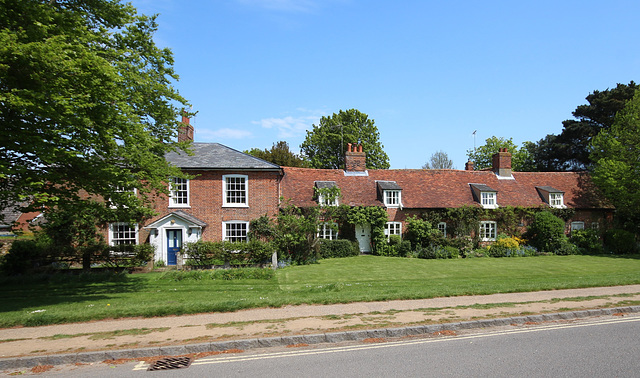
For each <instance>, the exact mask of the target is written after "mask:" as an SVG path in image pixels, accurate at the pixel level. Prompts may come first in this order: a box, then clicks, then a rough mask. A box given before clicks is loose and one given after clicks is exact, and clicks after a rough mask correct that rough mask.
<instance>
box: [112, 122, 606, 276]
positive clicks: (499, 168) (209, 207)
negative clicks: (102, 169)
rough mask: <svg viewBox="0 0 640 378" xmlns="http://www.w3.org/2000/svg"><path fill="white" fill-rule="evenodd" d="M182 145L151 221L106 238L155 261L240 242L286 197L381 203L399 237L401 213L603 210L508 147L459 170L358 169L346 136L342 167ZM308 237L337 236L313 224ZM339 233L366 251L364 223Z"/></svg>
mask: <svg viewBox="0 0 640 378" xmlns="http://www.w3.org/2000/svg"><path fill="white" fill-rule="evenodd" d="M183 123H184V125H185V127H184V128H183V129H182V130H181V132H180V136H179V138H180V140H192V138H193V128H192V126H191V125H189V120H188V119H183ZM192 152H193V153H192V154H187V153H184V152H171V153H169V154H167V155H166V159H167V160H168V161H169V162H170V163H171V164H173V165H175V166H177V167H179V168H180V169H181V170H182V171H183V172H184V173H186V174H187V175H188V176H189V178H186V179H185V178H174V179H172V180H171V182H170V183H169V189H170V190H169V192H170V194H169V196H165V197H160V198H159V199H158V200H157V201H156V202H155V210H156V213H157V214H158V215H157V216H156V217H154V218H153V219H150V220H149V221H147V222H145V223H144V224H140V225H128V224H124V223H112V224H110V225H109V230H108V234H109V237H108V240H109V243H110V244H112V245H113V244H136V243H150V244H151V245H153V246H154V248H155V260H156V261H158V260H162V261H164V262H165V263H167V264H168V265H174V264H176V262H177V256H178V255H179V251H180V249H181V247H182V245H183V244H184V243H187V242H195V241H198V240H206V241H221V240H229V241H244V240H247V234H248V232H249V223H250V221H251V220H253V219H256V218H258V217H260V216H263V215H267V216H272V217H275V216H276V214H277V213H278V211H279V209H280V207H281V206H285V205H288V204H293V205H295V206H298V207H314V206H318V205H321V206H335V205H341V204H343V205H348V206H351V207H354V206H365V207H367V206H375V207H380V208H384V209H385V211H386V213H387V217H388V221H387V224H386V225H385V233H386V234H387V235H393V234H396V235H402V234H403V232H404V231H405V230H406V222H407V218H409V217H412V216H420V215H422V214H424V213H425V212H429V211H434V210H443V209H451V208H460V207H464V206H471V207H478V208H482V209H489V210H492V209H499V208H501V207H522V208H555V209H572V210H573V211H572V212H571V219H569V220H568V222H567V232H570V230H574V229H581V228H589V227H599V225H600V224H601V223H602V222H604V221H606V220H607V219H610V218H611V216H612V212H613V209H612V208H611V207H610V206H608V205H607V204H606V202H605V201H604V200H603V199H602V198H600V197H599V196H598V194H597V191H596V190H595V188H594V186H593V185H592V184H591V181H590V179H589V176H588V174H586V173H577V172H513V171H512V170H511V154H510V153H509V152H508V151H506V150H501V151H499V152H498V153H496V154H495V155H494V157H493V166H492V168H491V169H487V170H474V169H473V163H471V162H468V163H467V164H466V167H465V170H454V169H439V170H438V169H436V170H424V169H388V170H387V169H384V170H367V169H366V152H365V151H363V149H362V147H361V146H355V145H351V144H349V145H348V148H347V151H346V156H345V169H310V168H293V167H280V166H278V165H275V164H272V163H269V162H266V161H264V160H261V159H258V158H255V157H253V156H250V155H248V154H245V153H242V152H240V151H237V150H234V149H232V148H229V147H227V146H224V145H221V144H218V143H192ZM332 188H337V189H333V190H337V191H338V192H339V194H340V195H339V196H338V197H336V198H325V196H324V195H323V194H318V193H326V190H327V189H332ZM323 190H325V191H323ZM283 200H284V201H283ZM487 214H491V212H487ZM436 226H437V227H438V229H439V230H440V231H442V232H443V234H445V235H447V232H448V228H449V227H450V225H449V224H448V223H447V221H446V219H445V220H443V221H442V222H440V223H439V224H437V225H436ZM522 226H523V227H524V226H525V225H522ZM474 232H475V233H476V235H477V236H478V237H479V238H480V240H481V241H482V242H487V243H489V242H491V241H493V240H495V239H496V237H497V235H498V234H499V233H500V232H501V230H500V228H499V226H498V222H497V221H496V220H495V219H492V217H491V215H487V216H486V217H485V218H484V219H482V220H481V221H480V222H479V227H478V229H477V230H475V231H474ZM318 236H319V237H322V238H337V237H339V236H340V235H338V234H337V232H336V231H335V229H334V228H333V227H329V226H328V225H326V224H321V225H320V228H319V230H318ZM342 237H355V239H356V240H357V241H358V243H359V245H360V250H361V252H369V251H371V224H367V223H364V224H358V225H355V226H354V227H353V230H352V232H351V233H350V234H349V235H342Z"/></svg>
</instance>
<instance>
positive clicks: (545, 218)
mask: <svg viewBox="0 0 640 378" xmlns="http://www.w3.org/2000/svg"><path fill="white" fill-rule="evenodd" d="M526 237H527V239H529V241H530V243H531V245H532V246H534V247H536V248H537V249H538V250H539V251H546V252H555V251H556V250H557V249H559V248H560V247H561V246H563V244H562V243H563V240H566V239H567V236H566V235H565V234H564V221H563V220H562V219H560V218H558V217H556V216H555V215H553V214H551V213H550V212H548V211H541V212H539V213H536V214H535V216H534V217H533V222H532V223H531V226H529V229H528V230H527V233H526Z"/></svg>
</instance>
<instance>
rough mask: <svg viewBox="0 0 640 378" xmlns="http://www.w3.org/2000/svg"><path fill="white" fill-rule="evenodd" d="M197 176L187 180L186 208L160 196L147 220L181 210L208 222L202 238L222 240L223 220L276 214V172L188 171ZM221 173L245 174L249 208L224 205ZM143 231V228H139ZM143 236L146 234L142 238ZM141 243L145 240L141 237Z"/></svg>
mask: <svg viewBox="0 0 640 378" xmlns="http://www.w3.org/2000/svg"><path fill="white" fill-rule="evenodd" d="M188 173H189V174H190V175H193V176H196V177H195V178H192V179H191V180H189V206H190V207H188V208H169V199H168V198H166V197H163V198H161V199H159V200H158V202H157V203H156V206H155V209H156V211H157V212H158V214H159V215H158V216H157V217H155V218H153V219H151V220H150V221H148V222H146V224H150V223H152V222H154V221H155V220H157V219H159V218H161V217H163V216H165V215H167V213H169V212H172V211H176V210H183V211H184V212H187V213H189V214H191V215H193V216H195V217H197V218H198V219H200V220H202V221H204V222H206V223H207V227H205V228H204V229H203V232H202V239H203V240H208V241H218V240H222V237H223V235H222V222H224V221H232V220H234V221H247V222H248V221H251V220H253V219H256V218H258V217H260V216H262V215H265V214H266V215H268V216H275V215H276V214H277V212H278V205H279V190H278V183H279V180H280V174H279V172H243V171H189V172H188ZM224 175H245V176H247V182H248V195H247V199H248V204H249V206H248V207H223V206H222V205H223V179H222V177H223V176H224ZM140 230H141V231H142V227H140ZM145 238H146V237H145ZM140 239H141V240H140V241H141V242H144V240H145V239H143V237H142V233H141V238H140Z"/></svg>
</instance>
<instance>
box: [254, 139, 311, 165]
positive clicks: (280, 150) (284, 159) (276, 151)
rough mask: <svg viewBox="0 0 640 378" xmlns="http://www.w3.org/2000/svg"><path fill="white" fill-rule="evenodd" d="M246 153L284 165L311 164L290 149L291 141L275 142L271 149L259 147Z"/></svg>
mask: <svg viewBox="0 0 640 378" xmlns="http://www.w3.org/2000/svg"><path fill="white" fill-rule="evenodd" d="M245 153H247V154H249V155H251V156H254V157H257V158H259V159H262V160H266V161H268V162H271V163H273V164H277V165H279V166H282V167H308V166H309V163H307V162H306V161H304V160H303V159H302V158H301V157H300V156H298V155H297V154H295V153H293V152H291V150H289V143H287V142H285V141H279V142H277V143H274V144H273V146H272V147H271V149H266V148H265V149H264V150H261V149H259V148H252V149H251V150H249V151H245Z"/></svg>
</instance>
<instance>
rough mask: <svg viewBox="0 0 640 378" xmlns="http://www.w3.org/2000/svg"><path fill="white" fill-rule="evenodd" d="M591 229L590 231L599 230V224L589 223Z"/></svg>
mask: <svg viewBox="0 0 640 378" xmlns="http://www.w3.org/2000/svg"><path fill="white" fill-rule="evenodd" d="M591 229H592V230H599V229H600V223H599V222H591Z"/></svg>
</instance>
